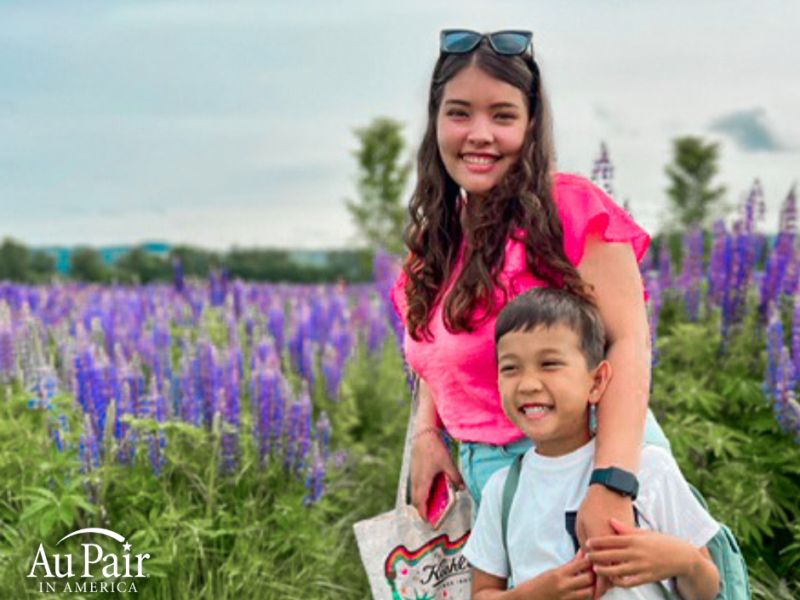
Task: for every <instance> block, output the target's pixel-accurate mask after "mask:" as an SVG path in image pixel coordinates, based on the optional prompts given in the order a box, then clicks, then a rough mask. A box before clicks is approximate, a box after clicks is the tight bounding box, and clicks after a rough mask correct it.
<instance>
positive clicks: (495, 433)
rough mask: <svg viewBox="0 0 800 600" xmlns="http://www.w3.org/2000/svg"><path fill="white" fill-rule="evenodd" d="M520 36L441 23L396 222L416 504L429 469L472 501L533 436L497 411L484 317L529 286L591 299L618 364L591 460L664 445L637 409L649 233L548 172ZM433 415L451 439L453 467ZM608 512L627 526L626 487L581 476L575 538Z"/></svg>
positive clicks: (488, 324)
mask: <svg viewBox="0 0 800 600" xmlns="http://www.w3.org/2000/svg"><path fill="white" fill-rule="evenodd" d="M531 39H532V35H531V33H530V32H495V33H491V34H486V35H482V34H479V33H476V32H470V31H463V30H446V31H443V32H442V34H441V54H440V56H439V59H438V61H437V62H436V66H435V68H434V71H433V77H432V79H431V85H430V95H429V100H428V124H427V128H426V131H425V135H424V138H423V140H422V144H421V146H420V149H419V153H418V161H417V169H418V182H417V185H416V189H415V191H414V194H413V197H412V199H411V203H410V206H409V212H410V217H411V220H410V224H409V226H408V228H407V230H406V232H405V241H406V244H407V246H408V249H409V255H408V258H407V259H406V261H405V264H404V266H403V272H402V273H401V275H400V277H399V278H398V280H397V282H396V283H395V286H394V289H393V291H392V297H393V299H394V302H395V305H396V308H397V310H398V313H399V314H400V315H401V317H402V318H403V320H404V323H405V325H406V339H405V352H406V358H407V360H408V362H409V364H410V366H411V368H412V369H413V370H414V371H415V373H416V374H417V375H418V376H419V379H420V388H419V407H418V416H417V421H416V434H415V438H414V446H413V454H412V500H413V503H414V505H415V506H416V507H417V510H418V511H419V512H420V514H421V515H422V516H424V513H425V499H426V498H427V495H428V491H429V489H430V486H431V482H432V480H433V478H434V476H435V475H436V474H437V473H439V472H442V471H444V472H445V473H446V474H447V476H448V478H449V479H450V480H451V481H452V482H453V483H455V484H457V485H459V486H460V485H463V484H464V483H466V485H467V487H468V488H469V490H470V492H471V493H472V496H473V498H474V499H475V501H476V502H477V503H479V502H480V492H481V489H482V487H483V485H484V484H485V483H486V481H487V480H488V478H489V476H490V475H491V474H492V473H493V472H494V471H495V470H496V469H498V468H501V467H503V466H505V465H507V464H509V463H510V461H511V460H513V458H514V457H515V456H516V455H517V454H519V453H522V452H524V451H525V450H526V449H527V448H528V447H529V442H528V441H527V440H526V439H525V438H524V437H523V436H522V433H521V432H520V431H519V430H518V429H517V428H516V427H514V425H513V424H512V423H511V422H510V421H509V420H508V419H507V418H506V417H505V415H504V414H503V411H502V407H501V402H500V398H499V394H498V391H497V380H496V363H495V354H494V344H493V331H494V322H495V320H496V316H497V314H498V313H499V311H500V309H501V308H502V307H503V306H504V305H505V304H506V303H507V302H508V301H509V300H510V299H511V298H512V297H514V296H516V295H518V294H519V293H521V292H523V291H525V290H527V289H530V288H532V287H535V286H544V285H547V286H555V287H564V288H567V289H569V290H571V291H572V292H574V293H576V294H579V295H581V296H583V297H585V298H589V299H591V301H592V302H593V303H594V304H595V305H596V306H597V307H598V309H599V311H600V314H601V315H602V318H603V321H604V324H605V327H606V330H607V332H608V336H609V347H608V353H607V358H608V360H609V361H610V363H611V366H612V369H613V372H614V377H613V379H612V381H611V382H610V384H609V385H608V388H607V390H606V392H605V394H604V396H603V399H602V401H601V402H600V403H599V407H598V413H597V425H598V429H597V454H596V456H597V463H596V466H597V467H615V468H616V469H621V470H624V471H628V472H629V473H635V472H636V471H637V468H638V462H639V454H640V448H641V444H642V441H643V438H644V439H645V441H647V442H650V443H659V444H661V445H665V446H668V442H667V441H666V439H665V438H664V436H663V433H662V432H661V430H660V429H659V428H658V425H657V424H656V423H655V420H654V419H653V418H652V415H650V414H649V413H648V411H647V399H648V390H649V383H650V346H649V340H650V335H649V330H648V323H647V317H646V312H645V305H644V295H643V287H642V282H641V278H640V275H639V270H638V266H637V261H638V260H639V259H641V258H642V256H643V255H644V252H645V251H646V249H647V246H648V244H649V237H648V235H647V234H646V233H645V232H644V231H643V230H642V229H641V228H639V226H638V225H636V223H634V222H633V220H632V219H631V218H630V216H629V215H628V214H627V213H626V212H625V211H624V210H622V209H621V208H619V207H618V206H617V205H616V204H614V202H613V201H612V200H611V199H610V198H609V197H608V196H607V195H606V194H604V193H603V192H602V191H601V190H600V189H598V188H597V187H595V186H594V185H593V184H592V183H590V182H589V181H587V180H585V179H583V178H581V177H578V176H575V175H568V174H559V173H555V172H554V170H553V169H554V159H555V155H554V151H553V144H552V139H551V123H550V113H549V109H548V106H547V101H546V98H545V95H544V90H543V86H542V82H541V76H540V73H539V67H538V65H537V64H536V61H535V60H534V57H533V50H532V44H531ZM646 415H647V418H646ZM645 421H647V423H648V426H647V428H645ZM645 429H647V431H645ZM443 430H446V431H447V433H448V434H449V435H450V436H452V437H453V438H454V439H456V440H458V441H459V443H460V447H459V455H460V461H461V469H462V472H461V473H460V472H459V470H458V469H457V468H456V466H455V465H454V464H453V461H452V460H451V458H450V455H449V453H448V451H447V447H446V445H445V443H444V441H443V440H442V435H441V434H442V431H443ZM462 474H463V477H462ZM612 517H614V518H616V519H618V520H620V521H623V522H625V523H627V524H629V525H633V511H632V505H631V498H630V497H629V496H628V495H626V493H625V490H624V489H622V490H620V489H614V487H613V485H610V486H609V487H605V486H604V485H592V486H590V489H589V492H588V494H587V495H586V499H585V501H584V502H583V504H582V506H581V509H580V512H579V514H578V524H577V531H578V535H579V538H580V539H581V542H584V541H585V540H586V539H588V538H589V537H594V536H599V535H608V534H611V533H612V530H611V528H610V525H609V519H610V518H612Z"/></svg>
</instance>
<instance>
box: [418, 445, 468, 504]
mask: <svg viewBox="0 0 800 600" xmlns="http://www.w3.org/2000/svg"><path fill="white" fill-rule="evenodd" d="M442 471H444V472H445V474H446V475H447V478H448V479H449V480H450V482H451V483H452V484H453V485H455V486H456V487H457V488H459V489H461V488H463V487H464V480H463V479H462V478H461V473H459V472H458V469H457V468H456V466H455V464H454V463H453V459H452V458H451V457H450V451H449V450H448V449H447V445H446V444H445V443H444V440H442V438H441V435H440V433H439V432H438V431H435V430H428V431H425V432H421V435H419V436H418V437H417V438H416V439H415V440H414V445H413V446H412V448H411V502H412V504H414V508H416V509H417V512H418V513H419V516H420V517H422V518H423V519H425V518H426V517H427V500H428V495H429V494H430V489H431V485H432V484H433V479H434V477H436V474H437V473H441V472H442Z"/></svg>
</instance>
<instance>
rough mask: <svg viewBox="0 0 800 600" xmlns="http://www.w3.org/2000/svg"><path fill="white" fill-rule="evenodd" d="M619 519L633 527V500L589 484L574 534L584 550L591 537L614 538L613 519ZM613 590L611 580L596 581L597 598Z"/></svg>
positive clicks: (602, 487)
mask: <svg viewBox="0 0 800 600" xmlns="http://www.w3.org/2000/svg"><path fill="white" fill-rule="evenodd" d="M612 518H614V519H616V520H617V521H618V522H621V523H623V524H625V525H627V526H628V527H631V528H632V527H633V526H634V516H633V502H632V501H631V499H630V498H626V497H624V496H621V495H620V494H618V493H616V492H613V491H611V490H609V489H608V488H606V487H604V486H602V485H590V486H589V491H588V492H587V493H586V497H585V498H584V499H583V503H582V504H581V506H580V509H579V510H578V519H577V522H576V524H575V533H577V535H578V541H579V542H580V543H581V547H582V548H585V547H586V542H587V540H589V538H597V537H604V536H609V535H614V533H615V531H614V529H612V527H611V524H610V519H612ZM610 587H611V584H610V583H609V581H608V579H607V578H605V577H598V578H597V581H596V582H595V596H594V597H595V598H599V597H600V596H602V595H603V594H605V593H606V592H607V591H608V589H609V588H610Z"/></svg>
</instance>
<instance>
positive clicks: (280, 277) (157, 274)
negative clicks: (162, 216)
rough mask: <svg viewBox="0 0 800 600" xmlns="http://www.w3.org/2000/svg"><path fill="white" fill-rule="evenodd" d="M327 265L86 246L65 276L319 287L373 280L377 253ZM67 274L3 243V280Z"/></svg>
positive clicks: (342, 254)
mask: <svg viewBox="0 0 800 600" xmlns="http://www.w3.org/2000/svg"><path fill="white" fill-rule="evenodd" d="M324 255H325V260H324V261H323V263H324V264H322V265H319V266H317V265H309V264H305V263H299V262H298V261H297V260H296V259H294V258H293V257H292V252H291V251H289V250H280V249H241V248H234V249H232V250H229V251H227V252H214V251H210V250H206V249H203V248H198V247H194V246H176V247H174V248H172V249H171V250H170V251H169V253H168V254H167V255H166V256H164V255H158V254H155V253H153V252H150V251H148V250H146V249H145V248H143V247H141V246H137V247H134V248H132V249H131V250H130V251H128V252H127V253H125V254H124V255H122V256H121V257H120V258H119V259H117V260H116V261H115V262H114V263H113V264H108V263H106V262H105V261H104V260H103V258H102V256H101V254H100V252H99V251H98V250H97V249H95V248H90V247H87V246H82V247H79V248H75V249H74V250H73V251H72V253H71V254H70V261H69V272H68V273H67V274H66V278H68V279H72V280H76V281H87V282H95V283H113V282H119V283H151V282H159V281H160V282H166V281H172V280H173V278H174V277H175V275H176V272H177V271H180V272H181V274H182V275H183V276H185V277H199V278H206V277H208V276H209V274H210V273H211V272H212V271H215V270H216V271H223V270H224V271H225V272H227V274H228V276H229V277H231V278H241V279H246V280H250V281H272V282H287V283H317V282H320V283H321V282H334V281H340V280H343V281H346V282H349V283H358V282H365V281H370V280H371V279H372V251H370V250H367V249H353V250H330V251H327V252H324ZM64 277H65V275H64V274H62V273H59V272H58V271H57V269H56V260H55V258H54V257H53V256H52V255H50V254H48V253H47V252H44V251H41V250H34V249H31V248H28V247H27V246H25V245H24V244H22V243H20V242H18V241H16V240H13V239H11V238H6V239H5V240H3V243H2V245H0V281H3V280H8V281H17V282H22V283H46V282H50V281H52V280H54V279H57V278H64Z"/></svg>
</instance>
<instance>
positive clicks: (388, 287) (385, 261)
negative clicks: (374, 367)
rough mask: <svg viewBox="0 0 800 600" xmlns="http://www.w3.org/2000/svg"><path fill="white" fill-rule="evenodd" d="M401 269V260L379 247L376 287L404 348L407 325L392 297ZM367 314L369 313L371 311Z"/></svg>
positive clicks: (387, 316) (374, 271) (375, 264)
mask: <svg viewBox="0 0 800 600" xmlns="http://www.w3.org/2000/svg"><path fill="white" fill-rule="evenodd" d="M400 270H401V265H400V261H399V260H398V259H397V258H396V257H395V256H392V255H391V254H389V253H388V252H386V251H384V250H383V249H379V250H378V251H377V252H376V253H375V260H374V262H373V273H374V277H375V288H376V289H377V291H378V295H379V296H380V299H381V303H382V306H383V312H384V314H385V316H386V318H387V319H388V320H389V324H390V325H391V327H392V331H393V332H394V335H395V338H396V339H397V343H398V345H399V346H400V347H401V348H402V346H403V338H404V337H405V327H404V326H403V321H402V320H401V319H400V316H399V315H398V314H397V311H396V310H395V308H394V302H393V301H392V298H391V293H392V287H394V282H395V280H396V279H397V276H398V275H399V273H400ZM370 312H371V311H370ZM367 314H369V312H368V313H367Z"/></svg>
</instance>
